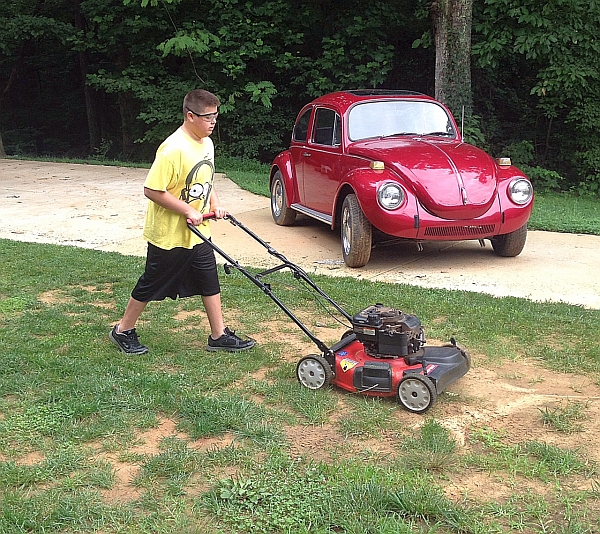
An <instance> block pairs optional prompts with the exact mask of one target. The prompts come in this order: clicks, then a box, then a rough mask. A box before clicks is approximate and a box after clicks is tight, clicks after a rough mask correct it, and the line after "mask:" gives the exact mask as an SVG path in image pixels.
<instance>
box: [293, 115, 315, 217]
mask: <svg viewBox="0 0 600 534" xmlns="http://www.w3.org/2000/svg"><path fill="white" fill-rule="evenodd" d="M312 110H313V108H312V106H311V107H309V108H308V109H306V110H305V111H303V112H302V113H301V114H300V116H299V117H298V119H297V120H296V124H295V125H294V130H293V131H292V142H291V143H290V152H291V154H292V162H293V165H294V175H295V177H296V187H297V188H298V198H299V199H300V203H301V204H303V205H304V161H305V158H306V155H305V154H306V151H307V144H308V128H309V126H310V118H311V113H312Z"/></svg>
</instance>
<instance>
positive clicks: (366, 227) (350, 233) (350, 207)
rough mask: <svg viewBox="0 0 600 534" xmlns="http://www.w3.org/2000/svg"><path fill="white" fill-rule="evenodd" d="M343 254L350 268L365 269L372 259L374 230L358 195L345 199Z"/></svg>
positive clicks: (342, 224)
mask: <svg viewBox="0 0 600 534" xmlns="http://www.w3.org/2000/svg"><path fill="white" fill-rule="evenodd" d="M341 238H342V254H343V256H344V262H345V263H346V265H347V266H348V267H364V266H365V265H366V264H367V263H368V262H369V258H370V257H371V246H372V244H373V228H372V227H371V223H370V222H369V220H368V219H367V218H366V217H365V214H364V213H363V211H362V209H361V207H360V204H359V203H358V199H357V198H356V195H355V194H353V193H351V194H349V195H347V196H346V198H344V202H343V204H342V216H341Z"/></svg>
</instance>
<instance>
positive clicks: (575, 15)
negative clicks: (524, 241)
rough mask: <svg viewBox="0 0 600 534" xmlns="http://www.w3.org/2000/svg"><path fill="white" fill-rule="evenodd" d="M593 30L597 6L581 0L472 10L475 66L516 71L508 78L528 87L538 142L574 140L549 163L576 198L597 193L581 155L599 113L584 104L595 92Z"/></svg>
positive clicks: (497, 0)
mask: <svg viewBox="0 0 600 534" xmlns="http://www.w3.org/2000/svg"><path fill="white" fill-rule="evenodd" d="M599 24H600V4H598V3H597V2H591V3H590V2H584V1H582V0H571V1H565V2H553V3H547V4H544V6H542V7H540V5H539V4H538V2H536V1H535V0H527V1H521V0H519V1H516V0H486V1H485V2H484V3H483V5H481V6H480V7H479V9H477V10H476V12H475V22H474V30H475V33H476V35H477V36H476V38H475V42H474V44H473V55H474V56H475V57H476V59H477V61H478V64H479V66H481V67H483V68H488V69H500V68H501V67H502V68H505V67H506V66H508V70H509V71H510V70H511V69H515V70H518V73H516V72H515V73H514V74H513V76H514V75H517V76H521V77H522V79H523V80H524V81H525V82H526V83H528V84H529V91H530V94H531V95H532V96H533V97H535V100H534V102H535V105H536V106H537V108H538V109H539V110H541V112H542V113H543V115H544V117H545V118H546V121H547V132H546V135H545V137H546V144H547V142H548V138H549V136H552V139H553V140H554V139H556V141H557V142H558V143H560V141H559V140H560V136H561V134H562V136H566V137H567V138H569V137H570V138H571V139H573V141H574V143H573V144H572V145H570V144H569V143H563V144H564V145H565V148H567V147H568V148H567V151H568V152H566V153H564V154H557V156H558V157H556V159H555V161H553V165H556V166H557V167H559V166H562V167H563V168H565V169H566V170H567V172H568V173H569V174H571V179H570V181H571V183H572V184H573V185H576V186H577V188H578V190H579V191H580V192H587V193H591V194H596V193H597V191H598V180H597V178H596V177H597V176H598V174H600V167H599V166H598V162H597V160H596V159H595V158H594V157H593V156H592V154H591V153H588V151H590V150H593V147H596V146H597V145H598V140H599V139H598V134H597V131H598V124H599V122H598V119H599V117H600V111H599V109H600V107H599V105H598V102H597V99H591V98H589V95H590V94H595V93H596V92H597V91H598V90H599V89H600V69H599V68H598V62H597V61H596V57H597V55H598V53H599V52H600V43H599V42H598V39H597V38H596V34H597V27H598V25H599ZM519 56H520V57H522V58H523V60H519ZM531 119H532V120H536V119H535V117H534V116H532V117H531ZM556 122H558V123H559V124H560V123H562V125H561V126H560V128H561V130H562V129H563V127H564V126H566V127H568V128H570V131H569V133H566V132H564V131H563V132H559V131H553V130H555V129H556V127H554V128H553V124H554V123H556ZM532 126H533V124H532ZM539 133H540V134H543V132H539ZM544 152H546V153H547V151H546V150H544ZM544 157H547V155H544V156H542V155H541V154H539V153H538V154H536V159H537V162H538V163H543V161H542V160H543V158H544ZM561 157H562V158H563V159H566V160H567V162H568V163H567V165H565V162H564V161H561ZM592 160H594V161H592ZM532 166H533V167H536V165H532ZM543 166H545V165H543ZM557 170H558V169H557ZM577 176H578V177H579V178H577ZM581 177H584V179H583V180H581ZM550 182H552V180H550ZM580 182H582V184H580ZM588 182H589V184H588ZM583 184H586V185H583Z"/></svg>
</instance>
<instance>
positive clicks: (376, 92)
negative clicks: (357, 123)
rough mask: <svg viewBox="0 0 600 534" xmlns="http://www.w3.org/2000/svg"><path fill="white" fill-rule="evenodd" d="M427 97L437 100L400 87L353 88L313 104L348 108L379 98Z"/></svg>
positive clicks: (325, 96) (319, 98)
mask: <svg viewBox="0 0 600 534" xmlns="http://www.w3.org/2000/svg"><path fill="white" fill-rule="evenodd" d="M396 98H398V99H413V98H414V99H420V100H422V99H425V100H431V101H434V102H435V99H434V98H432V97H430V96H428V95H425V94H423V93H418V92H416V91H404V90H399V89H351V90H346V91H336V92H335V93H328V94H326V95H323V96H320V97H318V98H316V99H315V100H313V101H312V102H311V104H331V105H337V106H339V107H340V108H344V109H348V108H349V107H350V106H352V105H353V104H355V103H357V102H368V101H373V100H379V99H385V100H387V99H396Z"/></svg>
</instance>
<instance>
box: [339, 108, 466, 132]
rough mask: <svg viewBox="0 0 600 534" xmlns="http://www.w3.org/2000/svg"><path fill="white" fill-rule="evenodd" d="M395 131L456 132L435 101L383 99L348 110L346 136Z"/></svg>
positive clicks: (442, 109)
mask: <svg viewBox="0 0 600 534" xmlns="http://www.w3.org/2000/svg"><path fill="white" fill-rule="evenodd" d="M395 135H420V136H421V135H437V136H444V137H455V135H456V132H455V131H454V128H453V126H452V121H451V120H450V118H449V117H448V114H447V113H446V111H445V110H444V108H442V107H441V106H439V105H438V104H436V103H435V102H416V101H407V100H385V101H381V102H365V103H364V104H358V105H356V106H354V107H353V108H352V109H351V110H350V115H349V117H348V137H350V139H351V140H352V141H359V140H361V139H369V138H372V137H393V136H395Z"/></svg>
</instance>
